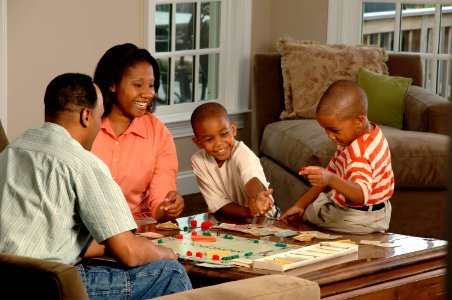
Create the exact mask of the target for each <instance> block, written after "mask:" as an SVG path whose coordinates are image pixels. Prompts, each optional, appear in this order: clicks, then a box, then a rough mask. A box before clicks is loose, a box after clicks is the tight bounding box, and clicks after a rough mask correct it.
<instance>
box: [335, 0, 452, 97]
mask: <svg viewBox="0 0 452 300" xmlns="http://www.w3.org/2000/svg"><path fill="white" fill-rule="evenodd" d="M329 4H330V7H333V9H338V10H339V11H340V12H342V14H341V16H337V15H336V18H335V21H336V22H338V21H339V24H341V26H342V27H341V26H340V27H341V28H340V29H339V30H338V29H333V28H330V24H329V32H328V35H329V41H330V38H331V40H334V41H336V42H344V41H347V42H349V43H350V42H353V41H354V43H364V44H375V45H378V46H380V47H385V48H386V49H388V50H389V51H393V52H411V53H420V55H421V58H422V62H423V67H424V87H425V88H427V89H430V90H431V91H433V92H435V93H437V94H438V95H441V96H443V97H445V98H447V99H449V100H452V99H451V86H452V76H451V73H452V1H450V0H447V1H444V0H435V1H433V0H424V1H422V0H399V1H387V0H385V1H381V0H371V1H363V0H353V1H338V2H336V1H330V3H329ZM347 14H348V15H347ZM332 20H333V19H330V20H329V22H330V21H332ZM353 27H354V28H355V30H350V32H351V33H350V34H347V31H346V30H347V28H353ZM356 28H359V30H356Z"/></svg>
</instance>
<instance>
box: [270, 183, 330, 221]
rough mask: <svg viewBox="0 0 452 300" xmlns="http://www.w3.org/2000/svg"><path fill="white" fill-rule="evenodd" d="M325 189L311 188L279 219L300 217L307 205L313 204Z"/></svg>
mask: <svg viewBox="0 0 452 300" xmlns="http://www.w3.org/2000/svg"><path fill="white" fill-rule="evenodd" d="M326 189H327V187H325V186H323V187H320V186H312V187H311V188H310V189H309V190H308V191H307V192H306V193H304V194H303V195H302V196H301V197H300V198H299V199H298V200H297V202H295V204H294V205H292V206H291V207H290V208H289V209H288V210H287V211H286V212H284V213H283V214H282V215H281V217H280V218H279V219H284V218H293V217H301V216H302V215H303V213H304V211H305V209H306V207H308V205H309V204H311V203H312V202H314V200H315V199H317V197H318V196H319V195H320V193H321V192H323V191H325V190H326Z"/></svg>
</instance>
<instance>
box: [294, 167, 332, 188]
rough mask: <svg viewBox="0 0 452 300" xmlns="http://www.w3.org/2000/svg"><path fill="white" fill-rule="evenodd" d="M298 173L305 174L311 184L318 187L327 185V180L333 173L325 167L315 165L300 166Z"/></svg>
mask: <svg viewBox="0 0 452 300" xmlns="http://www.w3.org/2000/svg"><path fill="white" fill-rule="evenodd" d="M298 174H300V175H305V176H306V178H307V179H308V180H309V183H310V184H311V185H312V186H318V187H326V186H329V181H330V179H331V176H332V175H333V174H332V173H331V172H329V171H327V170H326V169H324V168H321V167H315V166H309V167H304V168H301V169H300V172H299V173H298Z"/></svg>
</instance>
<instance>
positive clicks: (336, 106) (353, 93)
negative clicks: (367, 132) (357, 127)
mask: <svg viewBox="0 0 452 300" xmlns="http://www.w3.org/2000/svg"><path fill="white" fill-rule="evenodd" d="M316 114H319V115H335V116H338V117H340V118H343V119H349V118H354V117H357V116H359V115H365V116H367V95H366V92H364V90H363V89H362V88H361V87H360V86H359V85H358V84H357V83H355V82H353V81H350V80H338V81H335V82H333V83H332V84H331V85H330V86H329V87H328V89H327V90H326V91H325V93H323V95H322V98H320V101H319V103H318V105H317V108H316Z"/></svg>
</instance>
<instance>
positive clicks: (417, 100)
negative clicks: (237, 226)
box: [252, 53, 450, 239]
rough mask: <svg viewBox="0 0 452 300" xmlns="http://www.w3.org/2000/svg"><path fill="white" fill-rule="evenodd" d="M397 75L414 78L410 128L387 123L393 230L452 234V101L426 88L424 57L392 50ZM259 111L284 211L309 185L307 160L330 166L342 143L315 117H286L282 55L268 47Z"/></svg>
mask: <svg viewBox="0 0 452 300" xmlns="http://www.w3.org/2000/svg"><path fill="white" fill-rule="evenodd" d="M387 66H388V69H389V75H398V76H404V77H410V78H412V79H413V83H412V86H411V87H410V88H409V91H408V96H407V99H406V104H405V109H404V121H403V129H402V130H400V129H395V128H392V127H385V126H382V131H383V132H384V134H385V135H386V138H387V140H388V143H389V146H390V150H391V155H392V163H393V170H394V176H395V185H396V192H395V194H394V196H393V197H392V200H391V203H392V206H393V214H392V219H391V225H390V229H389V230H390V231H391V232H395V233H402V234H408V235H416V236H424V237H435V238H443V239H445V231H444V222H445V216H446V166H445V164H446V160H447V154H448V143H449V137H448V136H447V135H446V134H447V132H448V131H447V130H448V129H447V128H448V127H447V124H448V110H449V107H450V103H449V101H447V100H446V99H444V98H442V97H439V96H437V95H435V94H433V93H431V92H430V91H427V90H426V89H423V88H421V87H420V86H421V85H422V79H423V72H422V64H421V59H420V56H418V55H410V54H391V53H390V54H389V60H388V62H387ZM253 84H254V85H253V88H254V95H253V103H252V108H253V113H254V114H255V116H254V119H255V126H256V130H257V136H258V141H259V147H260V157H261V163H262V165H263V168H264V171H265V174H266V176H267V180H269V181H270V183H271V186H272V187H273V188H274V197H275V201H276V203H277V205H278V206H279V207H280V208H281V209H282V210H283V211H284V210H286V209H287V208H289V207H290V206H291V205H292V204H293V203H294V202H295V201H296V200H297V199H298V198H299V197H300V196H301V195H302V194H303V193H304V192H306V191H307V189H308V188H309V183H308V182H307V181H305V179H304V178H303V177H301V176H298V170H299V168H300V166H307V165H320V166H326V165H327V163H328V161H329V159H330V158H331V156H332V154H333V152H334V150H335V145H334V144H333V143H332V142H331V141H330V140H329V139H328V138H327V136H326V134H325V132H324V130H323V129H322V128H321V127H320V126H319V125H318V123H317V122H316V120H315V119H302V120H284V121H281V120H280V119H279V116H280V114H281V112H282V111H283V110H284V91H283V77H282V74H281V56H280V55H279V54H278V53H260V54H257V55H256V56H255V59H254V67H253Z"/></svg>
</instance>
